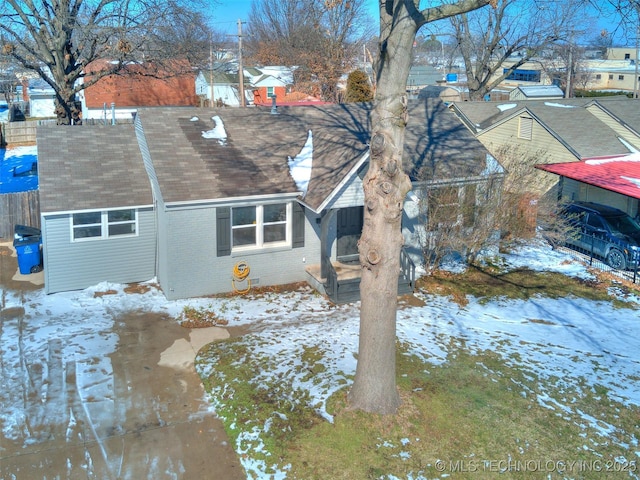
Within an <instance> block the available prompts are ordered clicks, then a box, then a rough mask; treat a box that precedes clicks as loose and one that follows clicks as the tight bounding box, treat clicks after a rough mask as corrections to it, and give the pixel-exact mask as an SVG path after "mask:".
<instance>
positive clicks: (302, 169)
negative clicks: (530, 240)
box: [288, 130, 313, 195]
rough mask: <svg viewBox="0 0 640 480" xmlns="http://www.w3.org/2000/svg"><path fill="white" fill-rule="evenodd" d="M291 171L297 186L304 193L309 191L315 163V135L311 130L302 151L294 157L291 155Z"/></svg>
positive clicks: (289, 159)
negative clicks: (312, 168)
mask: <svg viewBox="0 0 640 480" xmlns="http://www.w3.org/2000/svg"><path fill="white" fill-rule="evenodd" d="M288 162H289V171H290V172H291V176H292V177H293V180H294V181H295V182H296V186H297V187H298V189H299V190H300V191H301V192H302V194H303V195H304V194H305V193H307V187H308V186H309V180H310V179H311V167H312V163H313V135H312V133H311V130H309V136H308V137H307V141H306V142H305V144H304V146H303V147H302V150H300V153H299V154H298V155H296V156H295V157H294V158H291V157H289V158H288Z"/></svg>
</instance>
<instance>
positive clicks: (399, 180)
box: [349, 0, 490, 414]
mask: <svg viewBox="0 0 640 480" xmlns="http://www.w3.org/2000/svg"><path fill="white" fill-rule="evenodd" d="M487 3H490V0H460V1H458V2H457V3H454V4H443V5H440V6H437V7H432V8H428V9H425V10H423V11H420V10H419V9H418V4H419V0H393V1H392V0H387V1H380V54H379V57H378V63H377V65H376V85H377V90H376V95H375V107H374V110H373V112H372V117H371V124H372V135H371V143H370V148H369V151H370V160H369V170H368V172H367V174H366V175H365V177H364V181H363V183H364V196H365V200H364V202H365V208H364V226H363V230H362V235H361V237H360V242H359V243H358V250H359V254H360V264H361V267H362V280H361V283H360V298H361V307H360V338H359V351H358V365H357V368H356V376H355V380H354V383H353V386H352V388H351V391H350V392H349V403H350V406H351V408H355V409H360V410H364V411H366V412H371V413H379V414H393V413H396V411H397V409H398V407H399V406H400V396H399V394H398V390H397V387H396V349H395V344H396V313H397V306H398V276H399V273H400V251H401V248H402V245H403V243H404V239H403V237H402V230H401V223H402V208H403V204H404V198H405V196H406V194H407V193H408V192H409V191H410V190H411V181H410V179H409V177H408V176H407V174H406V173H405V170H404V168H403V165H402V154H403V150H404V133H405V127H406V124H407V97H406V85H407V78H408V76H409V69H410V67H411V50H412V48H413V42H414V40H415V36H416V33H417V31H418V29H419V28H420V27H421V26H422V25H424V24H425V23H427V22H431V21H434V20H438V19H441V18H446V17H450V16H452V15H456V14H458V13H462V12H464V11H469V10H473V9H475V8H479V7H481V6H483V5H486V4H487Z"/></svg>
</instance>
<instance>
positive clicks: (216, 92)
mask: <svg viewBox="0 0 640 480" xmlns="http://www.w3.org/2000/svg"><path fill="white" fill-rule="evenodd" d="M243 83H244V90H245V92H244V93H245V105H251V104H252V103H253V93H252V91H251V85H249V84H247V83H245V82H243ZM212 92H213V99H214V102H215V103H216V105H218V106H229V107H239V106H240V98H241V97H240V79H239V77H238V74H237V73H235V74H234V73H226V72H219V71H213V72H211V71H205V70H201V71H200V72H199V73H198V75H197V76H196V95H198V97H199V98H201V99H205V100H207V103H206V105H211V94H212Z"/></svg>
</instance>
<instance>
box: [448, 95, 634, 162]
mask: <svg viewBox="0 0 640 480" xmlns="http://www.w3.org/2000/svg"><path fill="white" fill-rule="evenodd" d="M628 100H629V99H621V98H620V97H612V98H610V99H607V98H606V97H603V98H601V99H598V102H599V103H600V102H601V103H602V104H604V105H606V106H607V108H610V109H611V110H612V111H613V112H615V111H616V109H617V108H619V106H621V105H625V104H626V103H627V101H628ZM593 101H594V99H593V98H571V99H553V100H544V101H543V100H525V101H520V102H509V101H507V102H460V103H456V104H455V105H454V109H455V110H456V111H458V112H460V113H461V115H462V116H463V119H464V120H465V121H466V122H467V123H468V124H469V126H470V128H473V127H474V126H475V128H476V130H477V131H478V132H479V133H481V132H482V131H484V130H487V129H489V128H493V127H495V126H496V125H498V124H499V123H501V122H503V121H505V120H507V119H509V118H511V117H513V116H516V115H520V114H521V113H523V112H524V111H528V112H529V113H530V114H531V115H533V116H534V117H535V118H537V119H538V120H539V121H540V122H541V123H542V124H543V125H544V126H545V127H546V128H547V129H549V130H550V131H551V132H552V133H553V134H555V135H556V137H557V138H558V139H559V140H560V141H562V142H564V143H565V144H566V145H567V146H568V147H569V148H570V149H572V150H573V151H574V152H576V153H577V154H578V156H579V157H581V158H586V157H595V156H601V155H615V154H624V153H628V152H629V150H628V149H627V148H626V147H625V146H624V145H623V144H622V142H620V140H619V139H618V136H617V135H616V133H615V132H614V131H613V130H612V129H610V128H609V127H607V126H606V125H605V124H604V123H603V122H602V121H600V120H599V119H598V118H597V117H595V116H594V115H593V114H592V113H591V112H589V111H588V110H587V109H586V108H585V107H586V106H588V105H589V104H592V103H593Z"/></svg>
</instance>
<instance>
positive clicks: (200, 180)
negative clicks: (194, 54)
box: [138, 108, 307, 203]
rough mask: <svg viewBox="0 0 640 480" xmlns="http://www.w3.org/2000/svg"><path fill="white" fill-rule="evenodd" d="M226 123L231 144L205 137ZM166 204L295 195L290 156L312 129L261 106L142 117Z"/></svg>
mask: <svg viewBox="0 0 640 480" xmlns="http://www.w3.org/2000/svg"><path fill="white" fill-rule="evenodd" d="M215 116H219V117H220V118H221V119H222V123H223V125H224V130H225V131H226V133H227V141H226V142H225V144H224V145H221V144H220V143H219V142H218V141H217V140H216V139H210V138H204V137H203V136H202V133H203V132H206V131H209V130H212V129H213V128H214V126H215V123H214V121H213V120H212V118H213V117H215ZM138 117H139V120H140V122H141V124H142V128H143V131H144V135H145V138H146V142H147V145H148V147H149V152H150V154H151V159H152V161H153V165H154V168H155V171H156V174H157V178H158V183H159V185H160V191H161V192H162V197H163V199H164V201H165V202H167V203H172V202H192V201H200V200H215V199H221V198H231V197H246V196H253V195H275V194H286V193H295V192H296V191H297V188H296V186H295V183H294V181H293V178H292V177H291V175H290V174H289V169H288V165H287V157H288V156H295V155H297V154H298V153H299V152H300V150H301V149H302V147H303V146H304V144H305V142H306V139H307V131H306V130H305V128H304V125H301V124H300V123H299V122H298V121H296V119H295V118H292V117H291V116H288V115H270V114H269V110H268V109H256V108H225V109H202V108H163V109H152V110H151V109H149V110H147V109H141V110H140V111H139V113H138Z"/></svg>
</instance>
